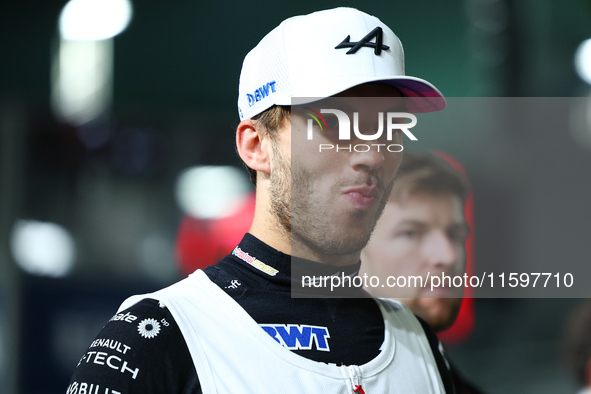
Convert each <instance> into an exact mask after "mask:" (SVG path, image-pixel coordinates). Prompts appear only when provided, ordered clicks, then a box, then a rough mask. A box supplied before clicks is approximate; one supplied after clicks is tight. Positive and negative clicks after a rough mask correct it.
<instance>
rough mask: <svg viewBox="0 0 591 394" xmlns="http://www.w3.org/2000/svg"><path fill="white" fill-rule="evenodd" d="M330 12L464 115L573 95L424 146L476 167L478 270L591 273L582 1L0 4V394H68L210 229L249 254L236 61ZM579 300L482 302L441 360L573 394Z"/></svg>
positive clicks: (589, 23)
mask: <svg viewBox="0 0 591 394" xmlns="http://www.w3.org/2000/svg"><path fill="white" fill-rule="evenodd" d="M85 4H86V5H87V6H88V7H91V11H88V8H85ZM129 4H131V8H130V7H129ZM66 5H67V7H66ZM107 6H113V7H115V8H113V9H106V7H107ZM336 6H353V7H356V8H359V9H361V10H363V11H365V12H368V13H370V14H373V15H376V16H378V17H379V18H380V19H382V21H384V22H385V23H386V24H388V25H389V26H390V27H391V28H392V29H393V30H394V31H395V32H396V34H397V35H398V36H399V38H400V39H401V41H402V42H403V44H404V47H405V54H406V71H407V74H408V75H413V76H419V77H422V78H425V79H427V80H428V81H430V82H432V83H434V84H435V85H436V86H437V87H438V88H439V89H440V90H441V91H442V92H443V93H444V94H445V95H446V96H447V97H450V98H454V97H458V98H459V99H458V100H459V101H456V102H460V103H461V102H465V101H462V100H469V99H466V98H470V97H570V98H573V99H572V101H569V102H570V103H571V104H572V105H571V104H569V105H567V107H568V108H567V109H565V110H564V111H566V112H564V111H563V112H564V113H566V115H565V116H564V118H561V119H560V120H561V122H558V123H559V124H558V126H557V128H556V130H554V132H551V133H546V134H544V133H539V134H536V130H531V129H530V130H528V131H527V132H526V131H524V132H523V133H521V134H519V133H517V135H515V134H514V133H508V132H507V131H506V130H505V131H503V130H498V131H499V132H498V133H494V132H484V131H483V132H482V133H479V132H480V130H479V129H478V128H476V129H472V130H463V129H462V128H461V123H460V122H458V123H457V130H456V132H455V133H454V132H448V133H445V134H444V135H443V136H440V137H437V138H436V137H434V138H433V139H429V138H421V141H420V143H419V144H417V145H416V148H417V149H438V150H444V151H446V152H447V153H450V154H452V155H453V156H454V157H456V158H457V159H458V160H459V161H460V162H461V163H462V164H463V166H464V167H465V168H466V169H467V171H468V173H469V175H470V177H471V179H472V181H473V185H474V196H475V199H474V201H475V205H474V207H475V223H476V224H475V242H476V243H475V264H476V266H478V265H479V263H480V262H481V263H482V264H489V266H490V265H492V266H494V264H495V263H499V266H500V267H503V269H506V268H507V267H510V266H511V264H512V262H513V261H519V262H521V263H523V262H524V261H525V262H529V266H528V265H526V267H529V268H530V269H531V270H533V268H532V267H535V264H537V263H538V262H545V263H548V264H550V265H551V266H555V267H556V271H558V270H559V268H560V266H561V263H562V262H563V260H568V261H575V262H577V263H579V264H589V262H590V261H589V256H591V242H590V241H591V208H590V206H589V202H590V201H591V177H590V174H591V132H590V131H589V130H590V129H591V126H590V125H589V122H588V121H587V123H586V122H585V121H580V122H578V121H577V122H575V123H576V124H577V125H579V126H580V125H581V124H582V127H579V126H578V127H574V126H572V124H571V125H570V126H569V123H568V119H571V118H573V117H577V116H579V117H580V118H581V119H591V115H590V114H591V104H590V102H591V101H590V100H591V99H590V97H591V88H590V87H589V83H591V71H590V70H589V68H590V67H591V52H589V50H588V49H587V51H585V50H584V48H588V47H589V45H588V46H587V47H585V45H584V44H583V43H584V42H585V40H587V39H589V38H591V1H590V0H561V1H559V0H535V1H534V0H448V1H445V2H443V1H439V2H435V1H431V2H426V1H421V2H418V1H411V0H405V1H398V0H396V1H389V2H384V1H371V0H366V1H363V2H362V1H345V2H336V1H326V0H321V1H314V2H312V1H308V0H300V1H298V2H294V3H290V2H286V3H280V2H277V1H256V0H254V1H250V2H238V1H224V2H203V1H201V2H200V1H194V0H193V1H189V0H173V1H164V0H132V2H131V3H129V2H128V1H123V0H121V1H116V0H108V1H107V0H103V1H93V0H88V1H86V0H77V1H76V0H72V1H70V2H67V1H64V0H59V1H58V0H44V1H22V0H21V1H17V0H2V1H1V2H0V30H1V31H2V34H1V35H0V37H2V38H1V39H0V393H3V394H4V393H6V394H15V393H27V394H28V393H35V394H37V393H63V392H65V390H66V386H67V382H68V381H69V376H70V375H71V374H72V372H73V369H74V368H75V366H76V364H77V361H78V359H79V357H80V356H81V355H82V354H83V352H84V350H85V348H86V347H87V346H88V344H89V343H90V341H91V340H92V339H93V338H94V336H95V335H96V334H97V333H98V331H99V330H100V328H101V327H102V325H103V324H104V323H105V322H106V321H107V320H108V319H109V318H110V316H112V315H113V313H114V312H115V310H116V309H117V307H118V305H119V304H120V302H121V301H122V300H123V299H124V298H126V297H127V296H129V295H132V294H136V293H140V292H148V291H153V290H156V289H157V288H160V287H162V286H164V285H167V284H170V283H173V282H174V281H176V280H177V279H179V278H181V277H182V276H183V275H185V274H186V273H187V272H189V271H190V270H191V269H193V268H195V267H196V266H199V265H200V264H201V265H205V264H209V263H211V262H213V261H215V259H216V258H217V257H219V255H221V254H223V253H225V252H227V247H228V246H227V245H226V244H223V242H222V241H220V240H219V237H220V236H222V237H225V239H226V241H227V240H231V242H235V240H236V239H238V240H239V239H240V234H241V233H243V232H244V231H245V228H247V224H245V223H248V214H245V213H244V210H245V209H247V208H248V207H249V206H250V205H249V204H250V203H249V200H248V196H249V193H250V191H251V189H250V186H249V181H248V179H247V178H246V172H245V171H242V170H241V169H240V168H241V164H240V161H239V159H238V157H237V155H236V153H235V149H234V130H235V126H236V125H237V124H238V122H239V120H238V116H237V110H236V100H237V97H236V95H237V90H238V76H239V72H240V67H241V62H242V59H243V58H244V56H245V55H246V53H247V52H248V51H249V50H250V49H251V48H252V47H253V46H254V45H256V43H257V42H258V41H259V40H260V39H261V38H262V36H263V35H264V34H266V33H267V32H268V31H270V30H271V29H272V28H273V27H275V26H276V25H277V24H278V23H279V22H280V21H281V20H283V19H285V18H287V17H289V16H293V15H297V14H303V13H309V12H312V11H316V10H320V9H326V8H332V7H336ZM92 7H97V8H96V9H92ZM101 7H102V8H101ZM104 9H106V11H105V12H104V14H103V13H102V11H101V10H104ZM62 11H63V13H62ZM60 14H61V15H62V17H63V19H62V20H63V23H64V27H63V29H62V33H61V35H60V27H59V26H60V22H59V21H60ZM128 20H129V22H128V23H127V22H126V21H128ZM95 25H96V27H97V30H96V31H95V32H89V29H90V30H91V29H92V27H93V26H95ZM84 29H86V30H84ZM101 29H102V30H101ZM109 29H110V30H109ZM77 34H80V35H81V36H77ZM84 34H87V36H83V35H84ZM93 34H94V35H93ZM113 34H115V35H114V36H113ZM80 38H86V40H82V41H81V40H80ZM581 48H583V49H581ZM577 54H578V55H577ZM577 56H578V57H577ZM576 58H578V59H579V63H576V61H575V59H576ZM577 64H579V65H578V66H577ZM585 79H587V80H588V82H585ZM575 97H576V99H574V98H575ZM453 102H454V100H453V99H452V100H450V103H453ZM560 102H562V101H560ZM570 108H572V109H570ZM569 111H570V112H569ZM562 120H564V121H562ZM484 121H485V120H484V119H483V122H484ZM493 123H494V122H493ZM558 141H560V142H561V143H560V144H559V145H553V144H555V143H557V142H558ZM524 147H527V148H524ZM532 147H534V148H535V149H536V150H533V148H532ZM530 148H532V150H531V151H530V150H528V149H530ZM520 149H524V150H520ZM228 212H230V213H231V215H232V216H230V218H228V217H227V215H226V217H222V214H223V213H225V214H227V213H228ZM245 226H246V227H245ZM216 237H217V238H216ZM236 242H237V241H236ZM230 244H231V243H230ZM590 279H591V278H589V277H586V278H575V280H576V281H580V282H584V281H585V280H590ZM580 282H579V283H580ZM579 302H580V300H578V299H572V298H528V297H526V298H519V299H516V298H479V299H477V300H476V302H475V310H474V317H475V320H474V321H475V326H474V327H473V328H472V329H471V330H470V332H468V333H467V334H466V335H464V337H463V338H461V340H459V341H456V343H454V344H450V346H449V353H450V354H451V357H452V358H453V359H454V361H455V362H456V364H458V367H459V369H460V370H461V371H462V372H463V374H464V375H466V376H467V377H468V378H469V379H471V380H472V381H474V382H475V383H477V384H478V385H479V386H481V387H482V388H485V389H486V390H487V391H488V392H490V393H527V392H532V393H534V392H535V393H568V392H576V389H577V386H576V383H575V381H574V379H573V377H572V375H571V374H570V373H569V371H568V370H567V369H566V368H565V367H564V363H563V362H562V359H561V354H560V353H561V335H562V331H563V329H564V321H565V318H566V316H567V315H568V313H569V311H570V310H571V308H572V307H573V306H574V305H576V304H577V303H579ZM590 335H591V333H590Z"/></svg>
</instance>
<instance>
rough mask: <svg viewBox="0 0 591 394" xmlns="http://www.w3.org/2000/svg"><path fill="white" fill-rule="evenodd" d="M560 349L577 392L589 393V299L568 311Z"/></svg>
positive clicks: (590, 312)
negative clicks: (575, 384)
mask: <svg viewBox="0 0 591 394" xmlns="http://www.w3.org/2000/svg"><path fill="white" fill-rule="evenodd" d="M562 350H563V355H564V358H565V360H566V361H567V363H568V366H569V367H570V369H571V371H572V373H573V376H574V377H575V379H576V381H577V384H578V385H579V386H580V391H578V394H591V300H585V301H583V302H581V303H580V304H579V305H577V306H576V307H575V308H574V309H573V311H572V312H571V313H570V315H569V317H568V319H567V322H566V325H565V328H564V338H563V349H562Z"/></svg>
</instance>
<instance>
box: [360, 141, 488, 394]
mask: <svg viewBox="0 0 591 394" xmlns="http://www.w3.org/2000/svg"><path fill="white" fill-rule="evenodd" d="M470 192H471V190H470V186H469V182H468V179H467V176H466V175H465V174H463V173H461V172H459V171H457V170H455V169H454V168H453V167H452V166H451V165H450V164H448V163H447V162H446V161H444V160H443V159H440V158H437V157H435V156H433V155H431V154H427V153H409V152H405V153H404V157H403V159H402V162H401V164H400V168H399V170H398V174H397V176H396V182H395V183H394V187H393V189H392V193H391V194H390V198H389V201H388V203H387V204H386V207H385V208H384V212H383V213H382V216H381V217H380V219H379V220H378V222H377V224H376V227H375V230H374V232H373V233H372V235H371V238H370V240H369V242H368V244H367V246H366V247H365V248H364V249H363V251H362V253H361V261H362V264H361V268H360V272H359V275H368V276H376V277H379V278H380V282H381V283H386V280H387V278H388V277H389V276H395V277H400V276H402V277H405V278H409V277H421V278H424V279H425V282H424V283H423V286H422V287H421V286H417V287H410V286H407V287H405V288H403V289H401V288H399V287H388V286H384V287H381V286H377V287H371V286H369V287H367V288H366V290H367V291H368V292H369V293H371V294H372V295H374V296H375V297H386V298H397V299H399V300H400V301H402V302H403V303H404V304H406V305H407V306H408V307H409V308H410V310H411V311H412V312H413V313H414V314H416V315H417V316H419V317H420V318H421V319H423V320H424V321H425V322H426V323H427V324H428V325H429V326H430V327H431V328H432V329H433V330H435V331H436V332H441V331H443V330H445V329H447V328H448V327H450V326H451V325H452V324H453V322H454V321H455V319H456V317H457V315H458V312H459V310H460V306H461V304H462V295H463V290H464V288H463V287H453V286H451V287H436V288H434V289H431V287H430V285H431V283H429V282H428V281H427V280H426V279H427V278H428V277H429V276H431V277H433V276H439V277H441V276H442V274H443V275H447V276H450V277H454V276H462V275H463V274H464V270H465V263H466V256H465V250H464V245H465V243H466V238H467V237H468V234H469V233H470V228H469V226H468V224H467V222H466V219H465V215H464V206H465V204H466V201H467V199H468V197H469V195H470ZM454 373H456V371H455V370H454ZM455 378H456V382H455V386H456V388H457V389H458V392H460V393H476V392H479V391H478V390H477V389H476V388H474V387H473V386H472V385H470V384H468V383H466V382H464V381H463V379H461V378H460V377H459V375H457V373H456V374H455Z"/></svg>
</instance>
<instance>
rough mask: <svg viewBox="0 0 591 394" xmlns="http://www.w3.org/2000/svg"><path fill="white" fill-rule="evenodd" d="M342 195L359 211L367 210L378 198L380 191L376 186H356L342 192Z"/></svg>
mask: <svg viewBox="0 0 591 394" xmlns="http://www.w3.org/2000/svg"><path fill="white" fill-rule="evenodd" d="M343 194H344V195H345V197H346V198H347V199H348V200H349V201H350V202H351V203H352V204H353V206H354V207H355V208H357V209H360V210H367V209H369V207H371V205H372V204H373V203H374V201H376V200H377V199H378V197H379V196H380V191H379V190H378V188H377V186H375V185H374V186H367V185H364V186H357V187H350V188H347V189H345V190H344V192H343Z"/></svg>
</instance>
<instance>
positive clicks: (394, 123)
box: [305, 107, 417, 152]
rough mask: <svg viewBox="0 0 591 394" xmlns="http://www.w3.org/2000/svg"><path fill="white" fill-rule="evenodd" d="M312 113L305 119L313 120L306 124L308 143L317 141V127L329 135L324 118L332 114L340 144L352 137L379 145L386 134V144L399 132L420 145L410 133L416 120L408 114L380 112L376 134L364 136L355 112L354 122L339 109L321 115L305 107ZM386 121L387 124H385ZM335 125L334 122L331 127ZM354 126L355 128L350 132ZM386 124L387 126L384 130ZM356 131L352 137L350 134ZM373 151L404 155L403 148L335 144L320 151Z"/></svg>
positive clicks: (321, 146)
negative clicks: (315, 130)
mask: <svg viewBox="0 0 591 394" xmlns="http://www.w3.org/2000/svg"><path fill="white" fill-rule="evenodd" d="M305 109H306V110H308V111H309V112H305V114H306V115H308V116H310V119H308V123H307V139H308V140H310V141H311V140H313V139H314V125H315V124H316V125H318V127H319V128H320V132H328V131H329V127H328V123H327V122H326V119H325V118H324V116H322V114H331V115H334V117H336V120H337V123H338V126H337V127H338V140H339V141H351V138H352V135H354V137H355V138H356V139H358V140H361V141H374V142H375V141H377V140H378V139H381V140H383V139H384V133H385V138H386V141H392V140H393V136H394V133H395V132H396V131H398V130H399V131H401V132H403V133H404V134H405V135H406V136H407V137H408V138H409V139H410V140H411V141H417V137H415V136H414V134H413V133H411V132H410V130H409V129H410V128H412V127H414V126H415V125H416V124H417V117H416V116H415V115H413V114H410V113H407V112H386V113H385V115H384V112H379V113H378V115H377V117H378V119H377V126H378V127H377V130H375V132H374V133H373V134H364V133H362V132H361V131H360V130H359V112H353V122H351V119H350V118H349V115H348V114H347V113H346V112H344V111H341V110H338V109H321V110H320V112H319V111H316V110H313V109H312V108H309V107H305ZM384 118H385V121H384ZM333 123H334V122H331V125H332V124H333ZM351 123H352V125H353V127H352V128H351ZM384 123H385V126H384ZM351 129H353V133H351ZM372 147H375V148H377V150H378V152H380V151H381V150H387V151H388V152H402V150H403V146H402V145H401V144H397V143H392V144H385V143H382V144H377V143H373V144H368V143H363V144H354V145H353V144H349V145H344V146H342V145H338V144H337V145H336V146H335V145H334V144H320V145H319V151H320V152H322V151H326V150H335V149H336V151H337V152H338V151H348V152H352V151H355V152H367V151H369V150H370V149H372Z"/></svg>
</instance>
